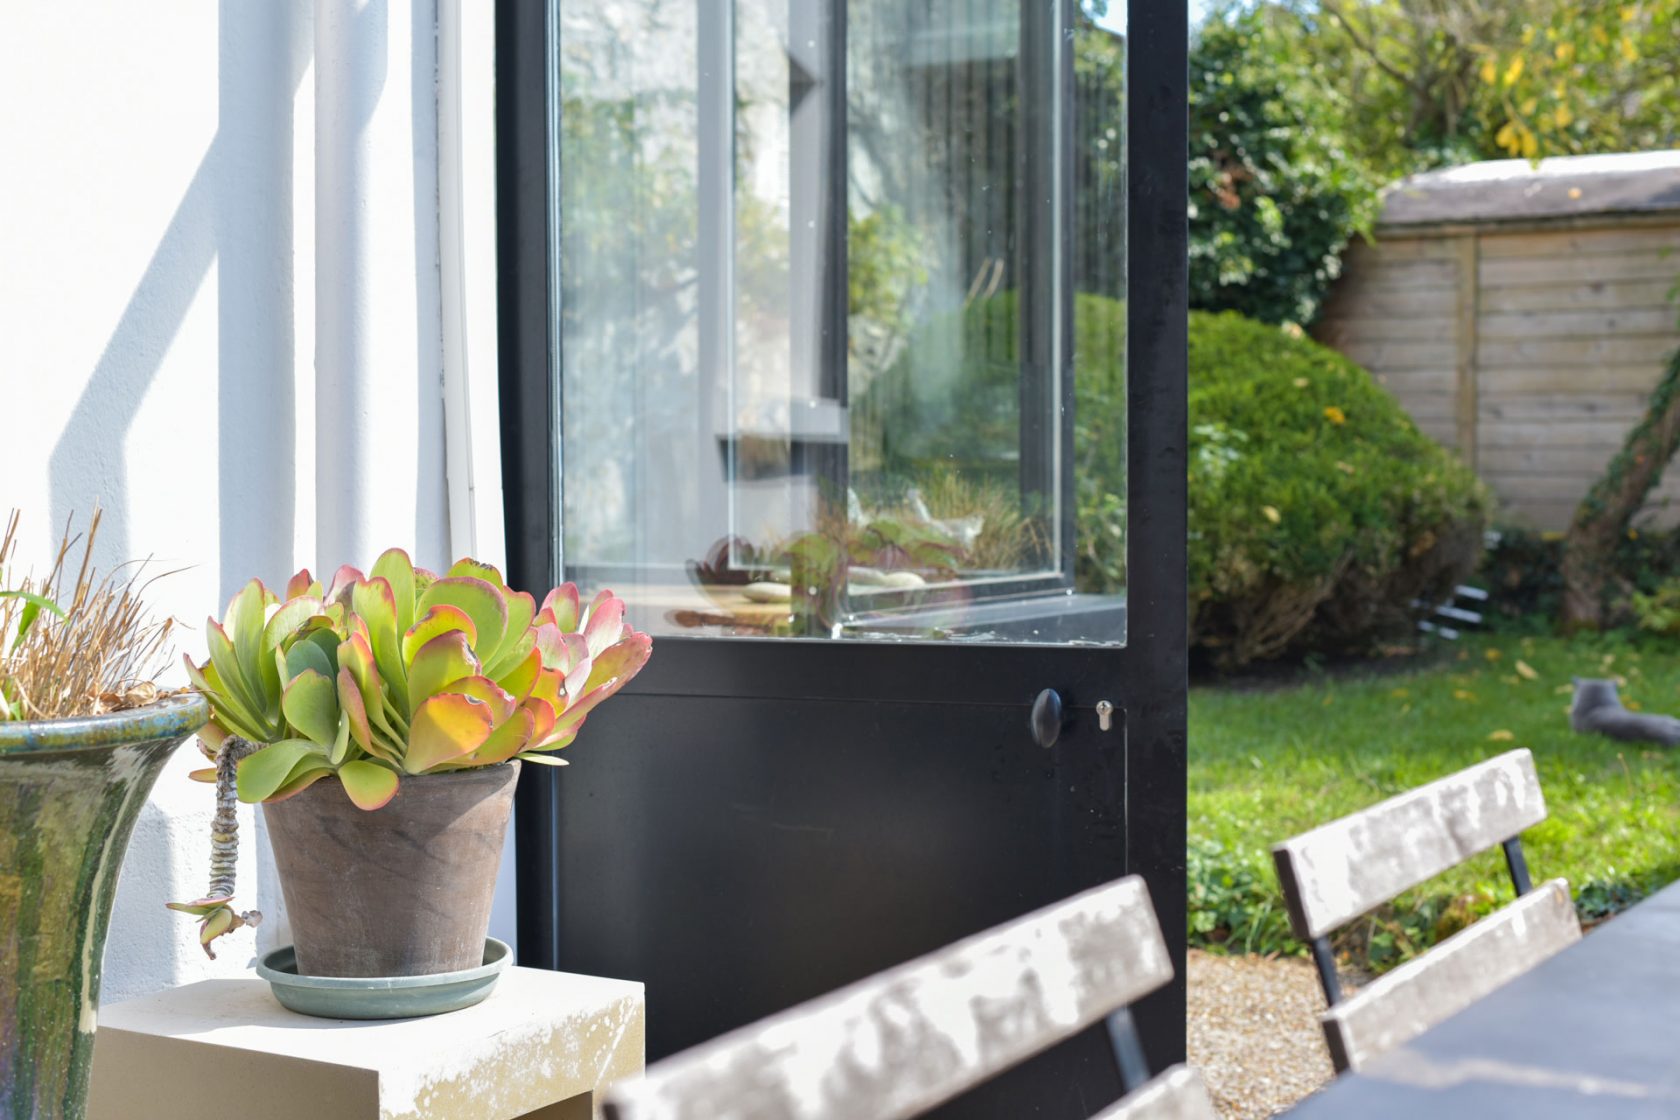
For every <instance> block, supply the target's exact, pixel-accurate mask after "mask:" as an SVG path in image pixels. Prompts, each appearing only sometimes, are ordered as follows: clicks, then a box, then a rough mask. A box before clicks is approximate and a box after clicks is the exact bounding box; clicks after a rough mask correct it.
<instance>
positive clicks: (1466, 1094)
mask: <svg viewBox="0 0 1680 1120" xmlns="http://www.w3.org/2000/svg"><path fill="white" fill-rule="evenodd" d="M1288 1115H1289V1116H1290V1117H1291V1118H1292V1120H1293V1118H1300V1120H1317V1118H1324V1117H1333V1116H1334V1117H1358V1118H1360V1120H1378V1118H1381V1117H1401V1116H1404V1117H1425V1118H1427V1120H1452V1118H1456V1117H1475V1118H1476V1120H1483V1118H1488V1117H1503V1116H1520V1117H1532V1118H1535V1120H1543V1118H1548V1117H1560V1118H1561V1117H1569V1118H1570V1120H1592V1118H1596V1117H1609V1116H1615V1117H1659V1116H1660V1117H1680V883H1676V884H1674V885H1672V886H1669V887H1667V888H1666V889H1664V890H1663V891H1661V892H1660V893H1658V894H1656V895H1653V896H1652V897H1651V898H1648V899H1646V900H1645V901H1644V902H1642V903H1640V904H1639V905H1638V906H1635V907H1633V908H1632V909H1631V910H1629V911H1628V912H1627V913H1625V914H1622V915H1621V916H1619V917H1616V918H1614V919H1612V920H1610V921H1608V922H1606V923H1605V924H1604V925H1602V926H1600V927H1599V928H1598V929H1596V930H1594V931H1593V932H1592V933H1589V934H1587V936H1586V937H1585V938H1584V939H1583V940H1582V941H1581V942H1580V943H1579V944H1576V945H1572V946H1570V947H1569V948H1568V949H1565V950H1564V951H1563V952H1561V953H1559V954H1558V955H1557V956H1555V957H1552V958H1551V959H1550V960H1547V961H1544V962H1543V963H1541V964H1540V965H1539V966H1537V967H1536V968H1534V969H1533V970H1531V971H1529V972H1527V973H1525V974H1523V975H1522V976H1520V977H1518V978H1517V979H1515V980H1513V981H1511V983H1509V984H1507V985H1506V986H1505V987H1503V988H1500V989H1499V990H1497V991H1495V992H1493V993H1492V994H1491V995H1489V996H1487V997H1486V998H1485V999H1482V1000H1480V1001H1478V1002H1477V1003H1475V1004H1473V1005H1471V1006H1470V1007H1468V1008H1466V1009H1464V1010H1463V1011H1461V1012H1459V1013H1458V1014H1457V1015H1455V1016H1453V1017H1452V1018H1450V1019H1448V1020H1447V1021H1446V1022H1444V1023H1441V1024H1440V1025H1438V1026H1436V1027H1434V1028H1433V1029H1431V1030H1429V1031H1426V1032H1424V1033H1423V1034H1422V1035H1419V1036H1418V1037H1417V1038H1415V1039H1413V1040H1412V1041H1411V1042H1409V1043H1408V1044H1406V1045H1405V1046H1403V1047H1400V1048H1399V1049H1397V1050H1393V1051H1390V1052H1389V1053H1387V1054H1384V1055H1382V1056H1380V1057H1378V1058H1376V1059H1375V1060H1373V1061H1371V1062H1370V1063H1368V1064H1367V1065H1366V1066H1364V1067H1363V1068H1362V1069H1360V1070H1359V1072H1357V1073H1352V1074H1348V1075H1345V1076H1343V1077H1341V1078H1339V1079H1338V1080H1337V1081H1336V1082H1335V1083H1333V1084H1332V1085H1330V1086H1329V1087H1328V1088H1326V1089H1325V1090H1323V1091H1322V1092H1320V1093H1318V1094H1316V1095H1314V1096H1312V1097H1309V1098H1308V1099H1307V1100H1305V1101H1303V1102H1302V1103H1301V1104H1300V1106H1298V1107H1297V1108H1295V1109H1293V1110H1291V1111H1290V1112H1289V1113H1288Z"/></svg>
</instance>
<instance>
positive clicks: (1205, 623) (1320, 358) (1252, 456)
mask: <svg viewBox="0 0 1680 1120" xmlns="http://www.w3.org/2000/svg"><path fill="white" fill-rule="evenodd" d="M1190 416H1191V434H1190V526H1191V534H1190V571H1191V608H1192V622H1191V634H1192V640H1193V641H1195V642H1196V643H1198V644H1200V645H1202V646H1205V647H1208V648H1211V649H1213V650H1215V651H1217V654H1218V657H1219V660H1221V661H1222V662H1225V663H1227V664H1240V663H1242V662H1246V661H1250V660H1253V659H1255V658H1262V657H1271V656H1275V655H1277V654H1280V653H1283V652H1285V651H1288V650H1291V649H1302V648H1318V649H1335V650H1345V649H1359V648H1361V647H1367V646H1369V645H1370V644H1372V643H1373V642H1375V641H1377V640H1379V639H1381V638H1382V637H1384V636H1387V635H1391V634H1405V633H1407V632H1409V629H1410V626H1411V625H1412V623H1413V621H1414V620H1415V618H1416V616H1417V612H1416V611H1414V610H1413V609H1412V607H1411V603H1412V602H1413V601H1414V600H1418V599H1423V600H1426V601H1435V600H1438V599H1440V598H1443V597H1445V596H1446V595H1447V594H1448V593H1450V591H1451V589H1452V586H1453V584H1455V583H1457V582H1458V581H1460V580H1462V579H1464V578H1465V577H1466V576H1468V575H1469V574H1470V572H1471V571H1472V570H1474V568H1475V566H1476V562H1477V560H1478V558H1479V557H1480V555H1481V549H1482V535H1483V531H1484V530H1485V528H1486V524H1487V516H1488V505H1489V503H1488V498H1487V493H1486V490H1485V489H1484V488H1483V486H1482V485H1481V483H1480V482H1479V481H1478V480H1477V479H1476V477H1475V475H1474V474H1473V473H1472V472H1471V471H1470V470H1469V469H1468V468H1467V467H1465V466H1464V465H1463V464H1461V463H1459V462H1458V461H1457V460H1456V459H1454V458H1453V457H1452V456H1450V455H1448V454H1447V452H1446V451H1445V450H1443V449H1442V448H1441V446H1440V445H1439V444H1437V443H1435V442H1434V441H1433V440H1431V439H1429V438H1428V437H1427V436H1424V435H1423V434H1422V433H1421V432H1419V431H1418V430H1417V426H1416V425H1415V424H1413V423H1412V420H1411V418H1410V417H1409V416H1407V415H1406V413H1405V411H1404V410H1403V409H1402V408H1401V407H1400V406H1399V404H1398V403H1396V402H1395V400H1394V399H1393V398H1392V397H1390V396H1389V395H1388V394H1387V393H1386V392H1384V391H1383V390H1382V389H1381V388H1380V387H1379V386H1378V385H1377V384H1376V382H1375V381H1374V380H1373V379H1372V378H1371V375H1370V374H1368V373H1367V372H1366V371H1365V370H1363V369H1361V368H1360V367H1359V366H1357V365H1355V364H1354V363H1353V362H1351V361H1349V360H1348V359H1347V358H1345V357H1343V356H1342V355H1340V354H1338V353H1336V352H1335V351H1333V350H1330V349H1329V348H1327V347H1324V346H1320V345H1319V344H1318V343H1316V342H1313V341H1311V340H1309V339H1306V338H1304V337H1301V336H1300V335H1299V332H1290V331H1286V330H1280V329H1278V328H1276V327H1269V326H1265V325H1263V324H1260V323H1256V322H1253V321H1250V320H1247V319H1244V318H1242V317H1241V316H1238V315H1235V314H1231V313H1225V314H1220V315H1206V314H1195V315H1192V326H1191V331H1190Z"/></svg>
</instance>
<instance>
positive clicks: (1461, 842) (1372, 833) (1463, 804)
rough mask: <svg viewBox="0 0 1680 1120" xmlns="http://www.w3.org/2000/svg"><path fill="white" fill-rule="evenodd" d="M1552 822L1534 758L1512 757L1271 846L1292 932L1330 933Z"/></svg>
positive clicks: (1307, 936) (1520, 753)
mask: <svg viewBox="0 0 1680 1120" xmlns="http://www.w3.org/2000/svg"><path fill="white" fill-rule="evenodd" d="M1545 818H1546V801H1545V798H1544V797H1542V796H1541V793H1540V779H1539V776H1538V775H1537V774H1536V773H1535V771H1534V756H1533V755H1531V754H1529V752H1528V751H1526V750H1515V751H1509V752H1507V753H1505V754H1502V755H1499V756H1498V757H1497V758H1490V759H1488V760H1487V761H1486V762H1483V763H1481V764H1479V765H1477V766H1472V767H1470V768H1469V769H1467V770H1461V771H1459V772H1458V773H1456V774H1452V775H1449V776H1448V777H1445V778H1442V779H1440V780H1439V781H1435V782H1431V783H1429V784H1428V785H1426V786H1420V787H1419V788H1417V789H1415V790H1411V791H1409V792H1407V793H1402V794H1400V795H1399V796H1398V797H1391V798H1389V799H1388V800H1387V801H1384V802H1382V803H1381V804H1380V805H1373V806H1371V807H1370V808H1369V809H1365V810H1363V811H1362V812H1358V813H1354V814H1352V815H1350V816H1346V817H1343V818H1341V819H1340V820H1336V821H1332V822H1330V823H1329V824H1327V825H1323V826H1322V827H1319V828H1315V829H1313V830H1312V831H1311V832H1304V833H1302V834H1301V835H1299V836H1297V837H1295V838H1294V839H1292V840H1288V841H1285V842H1284V843H1282V844H1279V845H1278V846H1277V847H1276V848H1274V849H1272V856H1273V858H1274V859H1275V860H1276V863H1277V872H1278V880H1279V882H1280V884H1281V885H1282V887H1283V894H1284V899H1285V901H1286V902H1287V903H1288V906H1289V920H1290V922H1291V923H1292V924H1293V925H1294V927H1295V935H1296V936H1297V937H1299V938H1300V939H1301V940H1303V941H1311V940H1312V939H1313V938H1315V937H1318V936H1320V935H1322V934H1325V933H1328V932H1329V931H1330V930H1332V929H1335V928H1336V927H1337V926H1340V925H1343V924H1345V923H1347V922H1348V921H1351V920H1352V919H1354V918H1357V917H1358V916H1359V915H1361V914H1363V913H1365V912H1366V911H1367V910H1370V909H1372V908H1374V907H1376V906H1378V905H1380V904H1382V903H1384V902H1386V901H1388V900H1389V899H1391V898H1393V897H1394V896H1395V895H1397V894H1399V893H1400V892H1401V891H1404V890H1407V889H1408V888H1410V887H1414V886H1416V885H1417V884H1419V883H1421V882H1423V881H1424V880H1425V879H1429V878H1432V877H1434V876H1436V875H1439V874H1440V873H1441V872H1443V871H1445V870H1446V869H1447V868H1449V867H1452V866H1454V865H1455V864H1458V863H1462V862H1463V861H1464V860H1466V859H1468V858H1469V857H1471V856H1473V855H1475V854H1476V853H1477V852H1481V851H1485V850H1486V849H1488V848H1491V847H1493V846H1494V845H1495V844H1499V843H1502V842H1504V841H1505V840H1508V839H1510V838H1511V837H1513V836H1515V835H1517V834H1518V833H1520V832H1521V831H1522V830H1523V829H1525V828H1528V827H1529V826H1530V825H1534V824H1538V823H1539V822H1540V821H1542V820H1544V819H1545Z"/></svg>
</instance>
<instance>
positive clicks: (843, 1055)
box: [606, 876, 1173, 1120]
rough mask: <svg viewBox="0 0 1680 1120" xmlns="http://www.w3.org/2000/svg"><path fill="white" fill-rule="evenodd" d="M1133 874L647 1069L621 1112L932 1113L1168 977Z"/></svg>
mask: <svg viewBox="0 0 1680 1120" xmlns="http://www.w3.org/2000/svg"><path fill="white" fill-rule="evenodd" d="M1172 974H1173V969H1172V961H1171V958H1170V957H1169V956H1168V954H1167V946H1166V942H1165V941H1164V940H1163V938H1162V936H1161V927H1160V924H1159V923H1158V922H1157V920H1156V918H1155V909H1154V907H1153V905H1152V904H1151V903H1150V900H1149V891H1148V889H1147V888H1146V887H1145V886H1144V884H1143V880H1142V879H1140V878H1138V877H1136V876H1131V877H1128V878H1125V879H1121V880H1119V881H1118V882H1114V883H1110V884H1108V885H1107V886H1103V887H1098V888H1096V889H1094V890H1090V891H1086V892H1085V893H1083V894H1079V895H1076V896H1074V897H1073V898H1070V899H1067V900H1065V901H1063V902H1059V903H1056V904H1055V905H1053V906H1049V907H1046V908H1045V909H1043V910H1040V911H1037V912H1036V913H1033V914H1030V915H1028V916H1026V917H1024V918H1021V919H1019V920H1017V921H1014V922H1011V923H1009V924H1007V925H1004V926H999V927H998V928H996V929H993V930H990V931H988V932H986V933H982V934H978V935H976V936H974V937H971V938H968V939H967V940H964V941H959V942H957V943H956V944H955V945H951V946H949V947H948V948H945V949H942V950H940V951H938V952H935V953H931V954H929V955H928V956H925V957H921V958H919V959H917V960H914V961H911V962H909V963H908V964H904V965H900V966H898V967H897V968H893V969H889V970H888V971H886V972H883V973H880V974H878V975H876V976H872V977H870V978H869V979H867V980H862V981H860V982H858V983H856V984H853V985H851V986H850V987H847V988H842V989H840V990H839V991H836V992H833V993H830V994H829V995H826V996H822V997H820V998H818V999H815V1000H812V1001H811V1002H810V1003H807V1004H803V1005H801V1006H799V1007H795V1008H792V1009H790V1010H788V1011H785V1012H783V1013H781V1014H779V1015H774V1016H772V1017H770V1018H768V1019H765V1020H763V1021H762V1022H759V1023H756V1024H753V1025H752V1026H749V1027H744V1028H742V1029H741V1030H738V1031H735V1032H733V1033H731V1034H727V1035H724V1036H723V1037H721V1038H718V1039H714V1040H713V1041H711V1042H708V1043H704V1044H702V1045H700V1046H697V1047H695V1048H694V1049H692V1050H689V1051H686V1052H685V1053H682V1054H678V1055H676V1056H675V1057H672V1058H668V1059H666V1060H665V1061H662V1062H659V1063H657V1064H655V1065H654V1066H652V1067H651V1068H650V1069H649V1070H648V1073H647V1076H646V1077H645V1078H644V1079H643V1080H641V1081H639V1082H633V1083H629V1084H626V1085H623V1086H621V1087H619V1088H617V1089H615V1090H614V1091H613V1092H612V1094H611V1095H610V1096H609V1097H608V1099H607V1102H606V1105H607V1107H606V1112H607V1115H608V1117H610V1118H612V1120H725V1118H728V1120H855V1118H865V1117H867V1118H870V1120H895V1118H903V1117H910V1116H914V1115H917V1114H919V1113H920V1112H922V1111H925V1110H926V1109H928V1108H931V1107H932V1106H934V1105H936V1104H939V1103H941V1102H943V1101H945V1100H948V1099H950V1098H951V1097H954V1096H956V1095H957V1094H959V1093H961V1092H963V1091H965V1090H967V1089H969V1088H972V1087H973V1086H975V1085H978V1084H980V1083H981V1082H983V1081H985V1080H987V1079H988V1078H990V1077H992V1076H993V1075H995V1074H997V1073H999V1072H1002V1071H1003V1070H1005V1069H1007V1068H1009V1067H1010V1066H1013V1065H1015V1064H1016V1063H1017V1062H1020V1061H1021V1060H1023V1059H1024V1058H1027V1057H1029V1056H1030V1055H1032V1054H1035V1053H1037V1052H1038V1051H1040V1050H1043V1049H1045V1048H1047V1047H1049V1046H1051V1045H1053V1044H1055V1043H1057V1042H1060V1041H1062V1040H1063V1039H1065V1038H1068V1037H1070V1036H1071V1035H1073V1034H1075V1033H1077V1032H1078V1031H1080V1030H1082V1029H1084V1028H1085V1027H1087V1026H1089V1025H1090V1024H1092V1023H1094V1022H1096V1021H1098V1020H1099V1019H1101V1018H1102V1017H1103V1016H1105V1015H1107V1014H1109V1013H1110V1012H1112V1011H1114V1010H1116V1009H1117V1008H1119V1007H1122V1006H1124V1005H1126V1004H1128V1003H1130V1002H1132V1001H1133V1000H1135V999H1137V998H1139V997H1140V996H1143V995H1146V994H1148V993H1149V992H1151V991H1154V990H1155V989H1156V988H1159V987H1161V986H1162V985H1163V984H1166V983H1167V982H1168V981H1169V980H1171V979H1172Z"/></svg>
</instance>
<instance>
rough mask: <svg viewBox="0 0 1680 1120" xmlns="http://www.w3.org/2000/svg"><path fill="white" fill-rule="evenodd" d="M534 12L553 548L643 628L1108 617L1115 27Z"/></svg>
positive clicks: (911, 625)
mask: <svg viewBox="0 0 1680 1120" xmlns="http://www.w3.org/2000/svg"><path fill="white" fill-rule="evenodd" d="M558 12H559V28H560V32H559V58H560V64H559V75H558V94H559V101H560V112H559V140H560V143H559V149H560V158H559V163H560V189H559V192H558V194H559V211H560V212H559V215H558V227H559V231H560V234H559V238H558V246H559V248H558V252H559V260H558V262H557V266H558V267H557V272H558V276H559V278H560V330H559V338H558V349H559V357H560V363H559V364H560V369H561V375H560V378H561V384H560V402H561V403H560V410H561V416H560V430H561V451H562V462H561V475H562V478H561V485H562V495H563V497H562V506H563V508H562V517H561V525H562V529H561V538H562V539H561V541H560V545H561V555H562V558H563V562H564V565H565V569H566V573H567V575H568V576H569V577H571V578H575V579H578V580H580V581H581V582H585V583H589V584H592V585H602V584H610V585H612V586H613V587H614V588H615V589H616V590H618V591H619V592H620V594H622V595H624V597H625V598H626V600H627V601H628V602H629V603H630V604H631V606H632V609H633V611H634V612H635V614H636V617H635V621H636V623H637V624H638V625H639V626H642V627H645V628H648V629H650V630H653V631H655V632H659V633H688V634H696V635H754V636H781V637H808V638H851V639H858V638H863V639H877V640H905V639H912V640H933V639H954V640H967V641H1010V642H1033V641H1057V642H1065V641H1088V642H1102V643H1118V642H1121V641H1123V640H1124V634H1125V627H1124V617H1125V616H1124V582H1125V573H1124V557H1125V502H1124V494H1125V479H1124V464H1125V449H1124V431H1125V415H1124V393H1125V377H1124V302H1123V301H1124V296H1125V277H1124V271H1125V270H1124V263H1123V262H1124V258H1125V245H1124V228H1125V223H1124V213H1125V211H1124V198H1123V195H1122V183H1123V178H1124V139H1123V135H1122V132H1121V129H1122V121H1123V113H1124V104H1123V100H1122V61H1123V49H1122V48H1123V44H1122V41H1121V38H1120V36H1119V35H1118V34H1116V33H1115V32H1112V31H1109V30H1105V29H1103V28H1102V27H1100V26H1098V25H1097V23H1096V22H1095V20H1094V19H1093V18H1091V16H1090V15H1089V14H1088V13H1086V12H1085V11H1084V10H1083V9H1081V8H1079V7H1078V6H1076V5H1074V4H1072V3H1069V2H1065V0H851V2H850V3H847V2H845V0H735V2H734V3H732V4H731V3H716V2H706V3H702V2H698V0H617V2H613V3H604V2H602V0H559V3H558Z"/></svg>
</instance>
